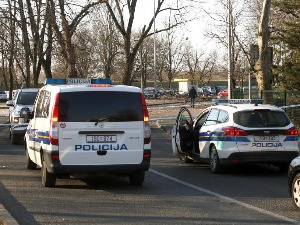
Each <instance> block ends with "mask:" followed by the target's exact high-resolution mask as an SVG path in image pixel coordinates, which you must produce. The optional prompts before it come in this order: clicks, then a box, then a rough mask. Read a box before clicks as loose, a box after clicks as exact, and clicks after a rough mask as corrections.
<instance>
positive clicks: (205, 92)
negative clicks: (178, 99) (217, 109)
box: [197, 87, 210, 96]
mask: <svg viewBox="0 0 300 225" xmlns="http://www.w3.org/2000/svg"><path fill="white" fill-rule="evenodd" d="M197 93H198V95H199V94H201V95H203V96H207V95H210V91H209V90H207V89H206V88H204V87H198V88H197Z"/></svg>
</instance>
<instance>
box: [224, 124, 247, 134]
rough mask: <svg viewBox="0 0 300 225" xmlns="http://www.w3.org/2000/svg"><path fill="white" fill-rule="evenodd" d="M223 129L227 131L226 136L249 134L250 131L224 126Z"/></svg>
mask: <svg viewBox="0 0 300 225" xmlns="http://www.w3.org/2000/svg"><path fill="white" fill-rule="evenodd" d="M222 131H223V132H224V133H225V136H248V133H247V132H246V131H244V130H243V129H240V128H237V127H232V126H230V127H223V128H222Z"/></svg>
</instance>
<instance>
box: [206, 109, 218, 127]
mask: <svg viewBox="0 0 300 225" xmlns="http://www.w3.org/2000/svg"><path fill="white" fill-rule="evenodd" d="M219 112H220V110H218V109H212V110H211V111H210V113H209V115H208V116H207V118H206V121H205V123H204V124H203V125H204V126H209V125H215V124H217V122H218V116H219Z"/></svg>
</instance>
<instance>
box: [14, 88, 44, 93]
mask: <svg viewBox="0 0 300 225" xmlns="http://www.w3.org/2000/svg"><path fill="white" fill-rule="evenodd" d="M18 91H20V92H21V91H22V92H38V91H39V88H22V89H18Z"/></svg>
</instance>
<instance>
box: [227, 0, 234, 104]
mask: <svg viewBox="0 0 300 225" xmlns="http://www.w3.org/2000/svg"><path fill="white" fill-rule="evenodd" d="M227 8H228V19H227V22H228V24H227V25H228V27H227V29H228V99H231V97H232V96H231V91H232V90H231V86H232V85H231V79H232V71H233V69H232V5H231V0H227Z"/></svg>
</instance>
